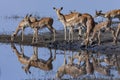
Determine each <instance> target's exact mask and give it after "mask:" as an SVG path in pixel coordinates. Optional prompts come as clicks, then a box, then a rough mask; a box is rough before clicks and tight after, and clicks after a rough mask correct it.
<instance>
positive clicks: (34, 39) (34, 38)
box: [32, 29, 35, 43]
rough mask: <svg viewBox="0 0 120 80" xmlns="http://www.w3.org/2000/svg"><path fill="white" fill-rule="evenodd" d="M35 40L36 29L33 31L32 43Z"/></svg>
mask: <svg viewBox="0 0 120 80" xmlns="http://www.w3.org/2000/svg"><path fill="white" fill-rule="evenodd" d="M34 40H35V29H34V32H33V39H32V43H34Z"/></svg>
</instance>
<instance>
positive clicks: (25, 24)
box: [11, 14, 37, 41]
mask: <svg viewBox="0 0 120 80" xmlns="http://www.w3.org/2000/svg"><path fill="white" fill-rule="evenodd" d="M27 16H28V14H27V15H26V16H25V17H24V18H23V20H21V22H20V23H19V24H18V27H17V28H16V30H15V32H14V33H13V34H12V35H11V41H13V40H14V38H15V37H16V36H17V34H18V32H19V31H21V35H22V41H23V40H24V29H25V28H27V27H28V26H30V25H29V23H28V21H27ZM30 21H31V22H36V21H37V19H36V18H35V17H31V18H30Z"/></svg>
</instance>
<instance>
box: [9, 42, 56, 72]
mask: <svg viewBox="0 0 120 80" xmlns="http://www.w3.org/2000/svg"><path fill="white" fill-rule="evenodd" d="M11 48H12V50H13V52H14V53H15V54H16V56H17V58H18V60H19V61H20V62H21V63H22V64H24V65H25V66H24V67H22V68H23V70H25V72H26V73H28V72H29V73H31V72H30V71H29V69H30V67H35V68H39V69H42V70H45V71H49V70H52V69H53V65H52V62H53V60H55V58H56V52H55V53H54V57H53V56H52V51H51V49H50V57H49V59H48V60H44V59H40V58H38V47H34V48H33V55H32V56H31V57H28V56H26V55H25V54H24V51H23V47H22V48H21V47H20V48H21V51H20V52H19V51H18V50H17V48H16V46H15V45H14V44H13V43H12V44H11ZM55 51H56V50H55Z"/></svg>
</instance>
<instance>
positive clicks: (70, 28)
mask: <svg viewBox="0 0 120 80" xmlns="http://www.w3.org/2000/svg"><path fill="white" fill-rule="evenodd" d="M70 34H71V27H70V28H69V41H70Z"/></svg>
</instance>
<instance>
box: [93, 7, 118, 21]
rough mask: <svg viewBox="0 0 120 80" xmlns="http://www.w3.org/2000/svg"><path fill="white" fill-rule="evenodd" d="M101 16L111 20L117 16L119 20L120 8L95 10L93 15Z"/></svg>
mask: <svg viewBox="0 0 120 80" xmlns="http://www.w3.org/2000/svg"><path fill="white" fill-rule="evenodd" d="M98 16H102V17H105V18H107V19H109V20H111V21H112V19H113V18H118V19H119V20H120V9H115V10H111V11H108V12H106V13H102V10H100V11H96V14H95V17H98Z"/></svg>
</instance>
